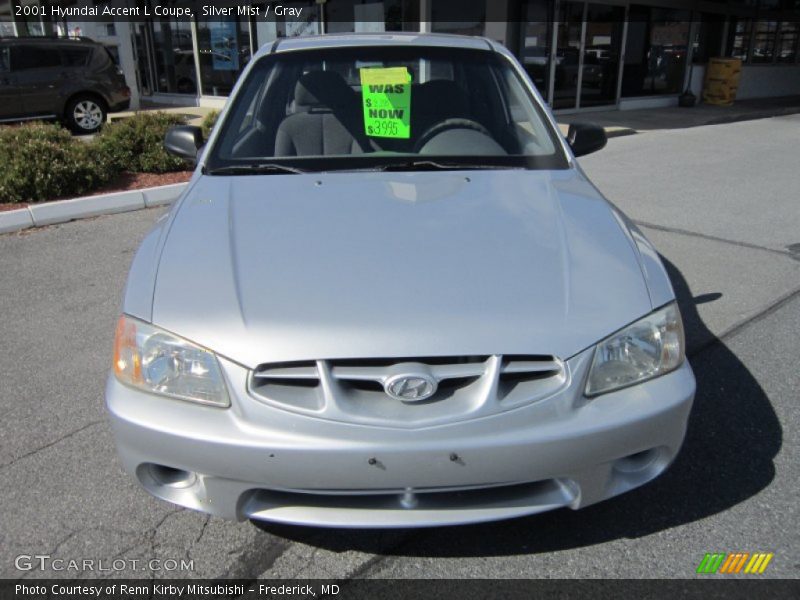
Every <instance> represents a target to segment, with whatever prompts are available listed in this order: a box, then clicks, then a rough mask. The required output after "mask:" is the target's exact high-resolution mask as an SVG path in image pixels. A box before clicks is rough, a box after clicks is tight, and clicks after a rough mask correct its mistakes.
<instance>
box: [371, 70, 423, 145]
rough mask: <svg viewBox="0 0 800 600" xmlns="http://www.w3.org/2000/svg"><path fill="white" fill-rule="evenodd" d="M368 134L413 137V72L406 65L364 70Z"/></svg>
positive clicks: (373, 135)
mask: <svg viewBox="0 0 800 600" xmlns="http://www.w3.org/2000/svg"><path fill="white" fill-rule="evenodd" d="M360 75H361V99H362V103H363V105H364V130H365V131H366V132H367V135H368V136H372V137H388V138H406V139H407V138H409V137H411V74H410V73H409V72H408V69H406V68H405V67H387V68H369V69H360Z"/></svg>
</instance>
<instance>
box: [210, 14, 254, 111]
mask: <svg viewBox="0 0 800 600" xmlns="http://www.w3.org/2000/svg"><path fill="white" fill-rule="evenodd" d="M197 46H198V49H199V51H200V79H201V81H202V89H203V94H205V95H209V96H227V95H228V94H230V93H231V90H232V89H233V86H234V84H235V83H236V79H237V78H238V77H239V74H240V73H241V72H242V69H244V67H245V65H246V64H247V63H248V62H249V60H250V24H249V23H248V22H247V21H245V20H241V21H239V20H236V19H227V20H221V21H212V20H198V22H197Z"/></svg>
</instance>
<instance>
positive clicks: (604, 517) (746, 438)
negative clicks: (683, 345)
mask: <svg viewBox="0 0 800 600" xmlns="http://www.w3.org/2000/svg"><path fill="white" fill-rule="evenodd" d="M664 264H665V266H666V268H667V270H668V272H669V274H670V277H671V279H672V282H673V285H674V287H675V293H676V295H677V297H678V301H679V303H680V306H681V312H682V314H683V317H684V321H685V324H686V333H687V342H688V347H689V353H690V361H691V363H692V367H693V369H694V372H695V376H696V378H697V395H696V397H695V403H694V408H693V409H692V414H691V417H690V420H689V428H688V431H687V435H686V441H685V443H684V446H683V449H682V450H681V452H680V454H679V455H678V458H677V459H676V461H675V463H674V464H673V465H672V466H671V467H670V468H669V469H668V470H667V471H666V472H665V473H664V474H663V475H662V476H661V477H659V478H658V479H656V480H654V481H653V482H651V483H649V484H647V485H645V486H644V487H642V488H639V489H636V490H634V491H631V492H629V493H627V494H623V495H622V496H618V497H616V498H612V499H610V500H607V501H605V502H602V503H600V504H597V505H594V506H591V507H588V508H585V509H583V510H579V511H572V510H569V509H561V510H557V511H554V512H549V513H543V514H540V515H534V516H531V517H525V518H519V519H513V520H509V521H501V522H495V523H488V524H481V525H470V526H462V527H443V528H434V529H421V530H327V529H318V528H311V527H294V526H285V525H277V524H269V523H255V522H254V523H255V524H256V525H257V526H258V527H259V528H261V529H262V530H264V531H267V532H268V533H271V534H274V535H277V536H280V537H283V538H288V539H291V540H294V541H298V542H302V543H305V544H310V545H312V546H317V547H321V548H325V549H328V550H332V551H334V552H342V551H347V550H357V551H361V552H367V553H371V554H379V555H396V556H432V557H470V556H505V555H518V554H533V553H539V552H550V551H554V550H562V549H567V548H575V547H581V546H587V545H592V544H598V543H602V542H607V541H611V540H615V539H619V538H635V537H641V536H646V535H650V534H652V533H656V532H658V531H661V530H664V529H668V528H671V527H675V526H677V525H681V524H684V523H689V522H692V521H696V520H698V519H702V518H704V517H708V516H710V515H714V514H716V513H719V512H721V511H724V510H727V509H729V508H731V507H733V506H735V505H736V504H738V503H740V502H742V501H744V500H746V499H748V498H750V497H751V496H753V495H755V494H757V493H758V492H759V491H761V490H763V489H764V488H765V487H767V486H768V485H769V484H770V482H771V481H772V479H773V477H774V474H775V470H774V466H773V462H772V459H773V457H775V456H776V454H777V453H778V451H779V450H780V447H781V443H782V430H781V426H780V423H779V421H778V418H777V416H776V415H775V412H774V411H773V409H772V406H771V404H770V402H769V399H768V398H767V396H766V395H765V393H764V390H763V389H762V388H761V386H760V385H759V384H758V382H757V381H756V379H755V378H754V377H753V375H752V374H751V373H750V372H749V371H748V370H747V367H746V366H745V365H744V364H743V363H742V362H741V361H740V360H739V359H738V358H737V357H736V355H734V354H733V353H732V352H731V351H730V350H729V349H728V348H727V347H726V346H725V344H724V343H723V342H722V341H721V340H719V339H717V338H716V337H714V335H713V334H712V333H711V332H710V331H708V329H706V327H705V325H704V324H703V322H702V320H701V319H700V317H699V315H698V313H697V310H696V304H698V303H703V302H710V301H713V300H715V299H716V298H718V297H719V295H714V294H705V295H703V296H701V297H698V298H697V299H695V298H693V297H692V295H691V292H690V290H689V288H688V285H687V284H686V281H685V280H684V278H683V276H682V275H681V273H680V271H678V269H677V268H676V267H675V266H674V265H673V264H671V263H670V262H669V261H667V260H666V259H664ZM693 349H694V350H693Z"/></svg>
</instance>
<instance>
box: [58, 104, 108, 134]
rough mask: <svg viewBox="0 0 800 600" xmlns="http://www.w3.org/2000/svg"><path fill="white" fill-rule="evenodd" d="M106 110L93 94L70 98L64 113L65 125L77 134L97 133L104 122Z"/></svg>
mask: <svg viewBox="0 0 800 600" xmlns="http://www.w3.org/2000/svg"><path fill="white" fill-rule="evenodd" d="M107 115H108V110H107V109H106V106H105V103H104V102H103V101H102V100H99V99H98V98H96V97H94V96H77V97H75V98H73V99H72V100H70V102H69V103H68V104H67V109H66V111H65V113H64V116H65V121H66V123H67V126H68V127H69V128H70V129H71V130H72V131H73V132H74V133H77V134H79V135H86V134H90V133H97V132H98V131H99V130H100V128H101V127H102V126H103V123H105V122H106V116H107Z"/></svg>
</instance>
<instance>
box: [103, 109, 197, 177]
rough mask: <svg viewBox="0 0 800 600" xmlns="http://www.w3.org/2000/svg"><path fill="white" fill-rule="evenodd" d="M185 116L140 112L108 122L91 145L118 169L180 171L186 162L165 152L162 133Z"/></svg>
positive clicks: (143, 171)
mask: <svg viewBox="0 0 800 600" xmlns="http://www.w3.org/2000/svg"><path fill="white" fill-rule="evenodd" d="M183 122H184V118H183V116H181V115H173V114H169V113H164V112H142V113H138V114H135V115H134V116H132V117H128V118H126V119H120V120H119V121H116V122H113V123H110V124H108V125H106V126H105V127H104V128H103V131H102V133H101V134H100V135H99V136H98V138H97V139H96V140H95V142H94V145H95V147H96V151H97V153H98V154H100V155H102V156H104V157H106V158H107V159H108V160H109V161H110V162H111V164H112V165H114V167H115V168H116V169H117V170H118V171H133V172H135V173H167V172H170V171H183V170H185V169H186V163H185V162H184V161H183V160H181V159H180V158H178V157H177V156H172V155H171V154H168V153H167V152H166V151H165V150H164V147H163V143H164V135H165V134H166V133H167V130H168V129H169V128H170V127H172V126H173V125H181V124H183Z"/></svg>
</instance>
